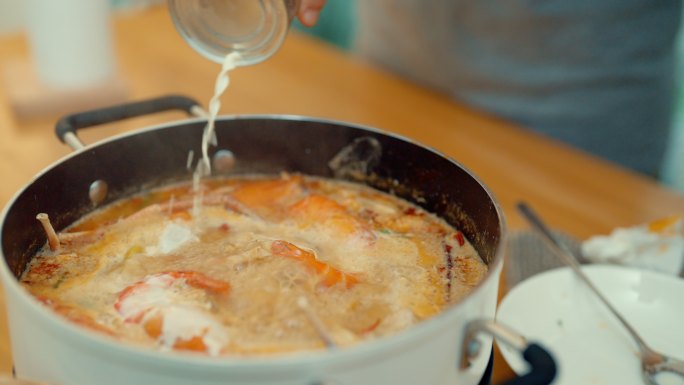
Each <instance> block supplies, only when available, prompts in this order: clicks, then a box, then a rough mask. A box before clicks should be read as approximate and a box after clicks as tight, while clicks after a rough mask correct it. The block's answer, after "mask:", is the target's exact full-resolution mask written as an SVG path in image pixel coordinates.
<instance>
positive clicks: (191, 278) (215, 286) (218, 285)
mask: <svg viewBox="0 0 684 385" xmlns="http://www.w3.org/2000/svg"><path fill="white" fill-rule="evenodd" d="M161 274H168V275H170V276H172V277H174V278H177V279H180V278H183V279H185V281H186V282H187V283H188V285H190V286H192V287H196V288H198V289H204V290H208V291H211V292H213V293H217V294H225V293H227V292H228V291H229V290H230V284H229V283H228V282H226V281H221V280H219V279H215V278H211V277H209V276H208V275H205V274H202V273H199V272H196V271H170V272H166V273H161Z"/></svg>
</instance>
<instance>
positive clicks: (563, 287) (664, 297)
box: [497, 265, 684, 385]
mask: <svg viewBox="0 0 684 385" xmlns="http://www.w3.org/2000/svg"><path fill="white" fill-rule="evenodd" d="M583 270H584V271H585V272H586V273H587V275H588V276H589V278H590V279H591V281H592V282H593V283H594V285H596V286H597V287H598V288H599V290H600V291H601V292H602V293H603V294H604V296H605V297H606V298H608V300H609V301H610V302H611V303H612V304H613V306H614V307H615V308H616V309H617V310H618V311H619V312H620V313H621V314H622V315H623V317H625V318H626V319H627V320H628V321H629V322H630V323H631V324H632V326H633V327H634V328H635V329H636V330H637V332H638V333H639V334H641V336H642V338H643V339H644V340H645V341H646V343H648V344H649V345H651V347H652V348H653V349H655V350H657V351H660V352H662V353H665V354H669V355H671V356H673V357H675V358H679V359H684V280H682V279H679V278H675V277H672V276H668V275H664V274H659V273H654V272H649V271H643V270H637V269H632V268H626V267H620V266H608V265H602V266H585V267H583ZM497 319H498V320H499V321H500V322H501V323H503V324H505V325H508V326H510V327H512V328H513V329H515V330H516V331H518V332H519V333H520V334H522V335H524V336H525V337H526V338H527V339H528V340H529V341H534V342H539V343H541V344H542V345H543V346H545V347H546V348H548V349H549V350H550V351H551V353H552V354H553V355H554V357H555V359H556V362H557V364H558V376H557V378H556V381H555V382H554V384H560V385H578V384H590V385H603V384H606V385H614V384H620V385H643V384H644V382H643V380H642V377H641V365H640V362H639V359H638V357H637V355H636V354H637V347H636V344H635V343H634V342H633V341H632V339H631V338H630V337H629V334H627V332H626V331H625V330H624V329H623V327H622V326H621V325H620V323H619V322H618V321H617V320H616V319H614V317H613V316H612V315H611V314H610V313H609V311H608V310H607V309H606V308H605V306H604V305H603V304H601V302H600V301H599V300H598V299H597V298H596V297H595V296H594V295H593V294H592V293H591V292H590V291H589V289H588V288H586V286H585V285H584V283H582V281H580V280H579V278H577V277H576V276H575V275H574V274H573V272H572V270H570V269H569V268H560V269H554V270H550V271H547V272H544V273H541V274H538V275H535V276H533V277H531V278H529V279H527V280H525V281H523V282H522V283H520V284H519V285H517V286H515V287H514V288H513V289H512V290H511V291H510V292H509V293H508V294H507V295H506V297H505V298H504V299H503V301H502V302H501V304H500V306H499V310H498V314H497ZM499 346H500V347H501V352H502V354H503V356H504V358H505V359H506V361H507V362H508V364H509V365H510V366H511V368H512V369H513V370H514V371H515V372H516V373H518V374H522V373H526V372H527V370H528V366H527V364H526V363H525V362H524V361H523V359H522V358H521V357H520V355H519V354H518V353H516V352H515V351H513V350H512V349H510V348H508V347H506V346H503V345H502V344H499ZM658 380H659V382H660V383H661V384H668V385H669V384H684V379H682V378H679V376H676V375H673V374H667V375H662V376H658Z"/></svg>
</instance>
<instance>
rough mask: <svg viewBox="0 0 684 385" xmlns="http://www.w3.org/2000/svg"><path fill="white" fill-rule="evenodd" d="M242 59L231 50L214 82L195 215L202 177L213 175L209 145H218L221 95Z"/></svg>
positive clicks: (199, 166)
mask: <svg viewBox="0 0 684 385" xmlns="http://www.w3.org/2000/svg"><path fill="white" fill-rule="evenodd" d="M239 61H240V54H239V53H237V52H231V53H229V54H227V55H226V57H225V59H224V60H223V64H222V65H221V71H220V72H219V74H218V76H217V77H216V82H215V84H214V95H213V96H212V97H211V99H210V101H209V116H208V118H207V125H206V126H205V127H204V132H203V133H202V158H201V159H200V160H199V161H198V162H197V166H196V168H195V172H194V173H193V176H192V181H193V184H192V186H193V190H194V192H195V198H194V202H193V212H194V214H195V215H197V214H199V210H200V208H201V207H202V192H201V191H200V182H201V180H202V178H206V177H208V176H210V175H211V160H210V159H209V145H213V146H216V144H217V140H216V131H215V124H216V117H217V116H218V113H219V110H220V109H221V96H222V95H223V94H224V93H225V91H226V89H227V88H228V86H229V85H230V76H229V73H230V71H232V70H234V69H235V67H237V63H238V62H239Z"/></svg>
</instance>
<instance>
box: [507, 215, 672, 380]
mask: <svg viewBox="0 0 684 385" xmlns="http://www.w3.org/2000/svg"><path fill="white" fill-rule="evenodd" d="M517 207H518V210H519V211H520V213H521V214H522V215H523V217H525V219H526V220H527V221H528V223H529V224H530V225H531V226H532V228H533V229H534V230H535V231H536V232H537V233H538V234H539V235H541V237H542V239H544V241H545V242H546V244H547V245H548V246H549V248H550V249H551V250H552V251H553V252H554V253H555V254H556V256H558V257H559V258H560V259H561V260H562V261H563V262H564V263H565V264H567V265H568V266H570V268H571V269H572V270H573V271H574V272H575V274H577V276H578V277H579V278H580V279H581V280H582V281H583V282H584V283H585V284H586V285H587V287H589V289H591V291H593V292H594V294H596V296H597V297H598V298H599V299H600V300H601V302H603V304H604V305H605V306H606V307H607V308H608V310H610V312H611V313H613V315H614V316H615V318H617V319H618V321H620V323H621V324H622V326H624V328H625V329H627V331H628V332H629V334H630V335H631V336H632V338H633V339H634V341H635V342H636V344H637V346H638V347H639V353H640V354H639V358H640V359H641V373H642V375H643V378H644V382H645V383H646V384H648V385H658V382H657V381H656V375H657V374H658V373H660V372H672V373H676V374H679V375H680V376H682V377H684V361H682V360H678V359H676V358H673V357H669V356H666V355H664V354H662V353H659V352H656V351H655V350H653V349H651V347H650V346H648V345H647V344H646V342H644V340H643V339H642V338H641V336H639V334H638V333H637V332H636V330H634V328H633V327H632V325H630V324H629V323H628V322H627V320H625V319H624V318H623V317H622V315H620V313H619V312H618V311H617V310H616V309H615V308H614V307H613V305H611V304H610V302H608V300H607V299H606V298H605V297H604V296H603V294H601V292H600V291H599V290H598V289H597V288H596V286H594V284H593V283H592V282H591V281H590V280H589V277H587V275H586V274H584V272H583V271H582V269H581V268H580V265H579V263H577V260H576V259H575V256H574V254H573V253H572V252H571V251H570V250H569V249H568V248H567V247H566V246H565V245H564V244H562V243H560V242H558V240H556V238H555V237H554V236H553V234H552V233H551V231H550V230H549V228H548V227H547V226H546V225H545V224H544V222H542V220H541V219H540V218H539V216H537V214H535V212H534V211H533V210H532V208H531V207H530V206H528V205H527V204H526V203H524V202H519V203H518V205H517Z"/></svg>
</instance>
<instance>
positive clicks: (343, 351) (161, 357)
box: [0, 114, 508, 371]
mask: <svg viewBox="0 0 684 385" xmlns="http://www.w3.org/2000/svg"><path fill="white" fill-rule="evenodd" d="M250 119H265V120H288V121H308V122H316V123H325V124H336V125H342V126H348V127H351V128H356V129H361V130H364V131H370V132H373V133H378V134H381V135H385V136H389V137H392V138H396V139H399V140H402V141H405V142H408V143H410V144H412V145H416V146H419V147H422V148H424V149H426V150H428V151H430V152H432V153H434V154H436V155H438V156H440V157H442V158H444V159H446V160H448V161H449V162H451V163H453V164H454V165H456V166H458V167H460V168H461V169H462V170H463V171H465V172H466V173H467V174H468V175H469V176H470V177H471V178H473V179H474V180H475V181H476V182H477V183H478V184H479V185H480V186H481V187H482V188H483V190H484V191H485V192H486V193H487V195H488V197H489V199H490V200H491V202H492V204H493V206H494V209H495V211H496V215H497V217H498V218H499V230H500V232H501V236H500V239H499V244H498V245H497V247H496V250H495V252H494V255H493V257H492V259H491V262H490V263H489V264H488V271H487V274H486V275H485V277H484V278H483V279H482V280H481V281H480V282H479V283H478V284H477V285H476V286H475V287H474V288H473V289H472V290H471V291H470V292H469V293H468V294H467V295H466V296H465V297H464V298H462V299H461V300H460V301H459V302H457V303H455V304H453V305H451V306H449V308H447V309H445V310H444V311H441V312H440V313H439V314H437V315H435V316H434V317H431V318H430V319H427V320H424V321H421V322H419V323H417V324H416V325H414V326H412V327H410V328H408V329H406V330H403V331H401V332H398V333H396V334H393V335H389V336H385V337H381V338H378V339H375V340H370V341H364V342H361V343H359V344H356V345H353V346H350V347H346V348H338V349H327V350H312V351H303V352H295V353H292V354H289V353H286V354H276V355H264V356H235V357H233V356H218V357H208V356H205V355H198V354H192V353H185V352H177V351H174V352H172V353H170V354H167V353H163V352H159V351H156V350H153V349H150V348H146V347H142V346H137V345H134V344H130V343H124V342H121V341H118V340H116V339H115V338H113V337H109V336H106V335H104V334H102V333H97V332H95V331H92V330H89V329H86V328H83V327H80V326H78V325H76V324H75V323H73V322H71V321H69V320H67V319H65V318H64V317H60V316H59V315H57V314H55V313H54V312H53V311H51V310H50V309H49V308H47V307H46V306H44V305H43V304H41V303H40V302H39V301H38V300H37V299H36V298H35V297H34V296H32V295H31V294H30V293H28V291H27V290H26V289H24V288H23V287H22V286H21V285H20V284H19V281H18V280H17V279H16V277H15V276H14V274H13V273H12V272H11V271H10V269H9V267H8V265H7V261H6V259H5V257H4V250H2V249H1V247H2V246H0V255H2V257H3V258H2V263H0V281H2V282H4V285H5V289H6V294H5V295H6V296H8V295H10V294H15V295H18V296H19V299H20V300H22V301H24V302H25V303H26V304H28V306H29V307H30V308H31V311H33V312H34V313H38V314H40V315H42V316H43V318H44V321H45V322H53V323H56V325H57V326H58V327H59V328H60V329H62V331H63V332H64V333H68V334H69V337H70V339H72V340H77V339H78V338H84V339H85V341H83V342H86V341H89V342H93V343H96V344H98V345H100V346H101V347H107V348H108V353H109V354H115V355H118V356H122V357H125V358H126V359H127V360H128V361H131V362H134V361H139V362H144V363H145V364H146V365H147V364H149V363H157V364H161V365H162V366H166V367H171V366H177V365H178V364H183V365H189V364H190V365H193V366H195V367H197V368H202V369H218V370H224V369H226V368H230V369H231V370H246V371H253V370H263V367H264V366H269V367H270V368H272V369H276V368H277V369H282V370H284V369H295V368H296V367H298V366H309V365H311V364H319V365H320V364H325V363H330V362H337V361H348V360H355V361H356V360H368V359H369V358H372V357H379V356H378V355H377V354H376V353H378V352H382V351H388V350H389V351H393V350H401V349H404V348H406V347H407V346H410V345H411V344H415V343H416V342H420V341H421V340H423V337H424V336H425V335H427V334H431V333H433V329H438V330H442V329H445V328H450V327H452V326H453V325H450V323H452V322H453V320H452V318H457V317H456V316H457V315H458V309H459V308H461V307H463V306H464V305H462V304H464V303H467V302H470V301H473V300H474V299H473V298H474V297H477V294H478V293H480V292H481V291H483V290H484V288H483V286H485V283H486V282H489V281H491V280H492V279H496V280H498V279H499V273H500V271H501V269H502V266H503V260H504V251H505V244H506V240H507V238H508V232H507V224H506V219H505V217H504V215H503V210H502V208H501V206H500V204H499V203H498V200H497V199H496V197H495V196H494V194H493V193H492V192H491V191H490V190H489V188H488V187H487V186H486V185H485V184H484V183H483V182H482V181H481V180H480V178H479V177H477V176H476V175H475V174H473V173H472V172H471V171H470V170H469V169H468V168H466V167H464V166H463V165H461V164H460V163H459V162H458V161H456V160H454V159H453V158H451V157H449V156H446V155H445V154H443V153H441V152H440V151H437V150H435V149H434V148H432V147H430V146H427V145H424V144H421V143H418V142H416V141H414V140H412V139H410V138H407V137H405V136H403V135H400V134H396V133H393V132H388V131H385V130H382V129H378V128H375V127H371V126H366V125H361V124H355V123H349V122H345V121H340V120H335V119H327V118H316V117H309V116H301V115H287V114H285V115H281V114H247V115H221V116H219V117H217V119H216V122H219V121H223V120H250ZM203 121H206V118H201V117H200V118H189V119H180V120H176V121H172V122H166V123H161V124H156V125H152V126H148V127H143V128H138V129H133V130H130V131H126V132H123V133H120V134H117V135H113V136H110V137H107V138H105V139H102V140H99V141H96V142H93V143H91V144H87V145H86V146H85V147H84V148H82V149H79V150H77V151H73V152H72V153H70V154H68V155H66V156H64V157H62V158H59V159H57V160H55V161H54V162H52V163H51V164H50V165H48V166H47V167H45V168H44V169H42V170H41V171H40V172H38V173H37V174H35V175H34V176H33V177H32V178H31V180H30V181H29V182H27V183H26V184H25V185H24V187H22V188H21V189H20V190H19V191H17V192H16V193H15V194H14V196H13V197H12V198H11V199H10V200H9V201H8V203H7V205H6V206H5V207H4V208H3V210H2V213H1V215H0V220H1V222H0V241H1V240H2V239H1V238H2V234H3V229H4V226H5V222H6V218H7V215H8V213H9V211H10V209H11V208H12V207H13V206H14V204H15V202H16V201H17V200H18V199H19V197H20V196H21V195H22V194H23V192H24V191H25V190H26V189H27V188H28V187H29V186H30V185H31V184H33V183H34V182H35V181H36V180H37V179H39V178H40V177H42V176H43V175H45V174H47V173H49V172H50V171H51V170H52V169H53V168H55V167H56V166H57V165H59V164H61V163H63V162H65V161H67V160H68V159H71V158H72V157H76V156H79V155H80V154H81V153H82V152H84V151H91V150H93V149H96V148H97V147H99V146H102V145H104V144H107V143H110V142H115V141H119V140H123V139H125V138H127V137H131V136H135V135H139V134H141V133H144V132H149V131H155V130H163V129H167V128H168V127H172V126H177V125H181V124H194V123H198V122H203ZM0 245H2V242H0ZM5 309H6V311H8V310H9V307H8V306H7V305H6V306H5ZM73 337H76V339H75V338H73ZM454 348H455V349H460V347H454ZM186 368H187V366H186Z"/></svg>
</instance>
